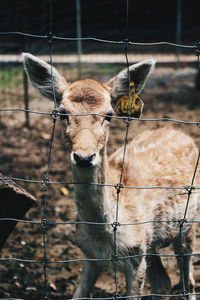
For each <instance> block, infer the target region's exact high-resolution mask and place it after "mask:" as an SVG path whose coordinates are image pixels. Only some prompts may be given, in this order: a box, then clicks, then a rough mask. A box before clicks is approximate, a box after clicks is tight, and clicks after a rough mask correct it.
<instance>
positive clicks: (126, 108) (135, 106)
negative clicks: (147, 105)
mask: <svg viewBox="0 0 200 300" xmlns="http://www.w3.org/2000/svg"><path fill="white" fill-rule="evenodd" d="M143 106H144V103H143V101H142V100H141V99H140V98H139V96H138V95H137V94H136V93H135V84H134V82H133V81H131V82H130V93H129V95H124V96H122V97H121V98H119V99H117V101H116V106H115V112H116V113H117V114H118V115H120V116H130V117H134V118H139V117H140V116H141V114H142V109H143Z"/></svg>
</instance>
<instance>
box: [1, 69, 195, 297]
mask: <svg viewBox="0 0 200 300" xmlns="http://www.w3.org/2000/svg"><path fill="white" fill-rule="evenodd" d="M195 74H196V71H195V70H194V69H184V70H178V71H176V70H174V69H171V68H168V69H167V68H165V69H160V68H158V69H157V70H156V71H155V74H154V75H153V76H152V79H151V80H149V83H148V85H147V87H146V88H145V90H144V91H143V92H142V94H141V95H140V97H141V98H142V99H143V101H144V103H145V109H144V113H143V118H163V117H170V118H173V119H177V120H184V121H194V122H197V121H199V120H200V91H199V90H197V89H196V88H195V87H194V82H195V80H194V77H195ZM100 79H102V80H103V79H104V78H100ZM30 93H31V95H32V96H31V97H32V99H33V100H32V101H31V104H30V108H31V109H34V110H40V111H46V110H48V111H51V110H52V104H50V103H49V102H48V101H47V100H43V99H42V98H39V97H38V96H36V95H35V94H34V92H33V91H32V90H31V92H30ZM6 103H9V102H8V101H7V102H6ZM10 103H12V101H11V102H10ZM10 103H9V104H8V105H9V106H10V105H11V104H10ZM4 104H5V103H4ZM4 104H3V105H2V104H1V107H3V106H4ZM5 105H6V104H5ZM12 106H14V107H18V106H19V105H17V104H16V103H14V104H13V103H12ZM4 107H5V106H4ZM30 123H31V125H30V127H29V128H27V127H25V126H24V114H23V112H1V123H0V130H1V135H0V149H1V151H0V165H1V168H0V171H1V172H2V173H3V174H4V175H5V176H8V177H12V178H13V177H14V178H15V177H16V178H23V179H33V180H43V179H44V176H45V174H46V170H47V161H48V155H49V142H50V137H51V131H52V126H53V123H52V120H51V119H50V118H49V116H44V115H33V114H30ZM164 125H167V126H169V125H168V124H166V122H155V121H154V122H140V121H135V122H132V123H131V129H130V135H129V139H131V138H132V137H134V136H135V135H136V134H139V133H140V132H142V131H144V130H145V129H147V128H148V129H149V128H158V127H160V126H164ZM170 126H175V127H178V128H181V129H182V130H183V131H185V132H187V133H188V134H190V135H191V136H192V137H193V138H194V139H195V141H196V143H197V145H198V146H200V139H199V136H200V128H199V127H198V126H197V125H180V124H178V125H177V124H172V125H170ZM125 127H126V124H125V123H124V122H123V121H117V120H113V121H112V122H111V133H110V139H109V150H108V151H109V153H112V152H113V151H115V150H116V149H117V148H118V147H119V146H120V145H122V144H123V139H124V135H125ZM51 157H52V161H51V170H50V173H49V178H50V180H51V181H55V182H59V181H60V182H72V176H71V170H70V165H69V162H68V155H67V149H66V148H65V145H64V143H63V140H62V135H61V126H60V123H59V122H58V123H57V125H56V129H55V136H54V140H53V147H52V155H51ZM17 183H18V184H20V185H21V186H23V187H24V188H25V189H26V190H27V191H28V192H29V193H31V194H33V195H34V197H35V198H36V199H37V203H38V204H37V206H36V207H33V208H32V209H30V211H29V212H28V213H27V215H26V219H28V220H38V221H41V219H42V218H43V217H44V214H45V215H46V217H47V219H48V221H56V222H62V221H73V220H76V212H75V207H74V201H73V197H74V195H73V194H74V186H73V184H68V185H66V184H59V185H49V186H48V190H47V192H45V191H44V189H43V186H42V184H40V183H39V184H38V183H26V182H21V181H17ZM45 195H46V196H45ZM45 202H46V203H47V211H44V208H43V207H44V206H43V205H44V203H45ZM198 219H200V218H198ZM74 235H75V226H74V225H63V224H58V225H49V226H48V228H47V242H46V248H47V249H46V253H45V255H46V256H47V258H48V259H50V260H51V261H54V263H52V264H48V267H47V270H46V271H47V284H46V285H45V278H44V276H43V272H44V269H43V265H42V264H41V263H37V262H36V263H28V262H15V261H11V260H10V261H8V260H5V261H0V278H1V280H0V297H1V298H6V297H7V298H10V297H13V298H18V299H27V300H36V299H37V300H38V299H44V295H45V291H46V286H47V287H48V292H49V297H50V299H60V300H62V299H63V300H64V299H69V298H71V297H72V295H73V292H74V290H75V288H76V286H77V283H78V281H79V276H80V270H81V263H77V262H71V263H60V262H59V261H60V260H67V259H77V258H81V257H83V254H82V253H81V251H80V250H79V249H78V248H77V246H76V245H75V243H74ZM196 235H197V241H196V245H195V249H194V252H195V253H197V252H200V251H199V248H200V227H199V228H198V227H197V229H196ZM165 251H166V252H165V253H172V252H171V249H167V250H165ZM1 257H2V258H4V257H8V258H11V257H14V258H22V259H26V260H28V259H31V260H40V259H43V258H44V252H43V234H42V228H41V225H40V224H25V223H18V225H17V226H16V228H15V229H14V231H13V232H12V234H11V235H10V236H9V238H8V240H7V241H6V243H5V245H4V248H3V249H2V252H1ZM193 263H194V275H195V279H196V281H197V289H196V291H197V292H198V291H199V290H200V258H199V256H195V257H193ZM164 264H165V266H166V268H167V270H168V273H169V275H170V278H171V280H172V283H173V284H176V283H177V282H178V271H177V266H176V264H175V259H174V258H165V259H164ZM118 276H119V292H120V294H121V293H122V294H123V292H124V281H123V279H122V277H121V274H119V275H118ZM114 291H115V284H114V280H113V277H112V276H109V275H108V274H104V275H102V276H101V277H100V278H99V280H98V282H97V284H96V287H95V290H94V294H93V295H94V297H112V295H113V294H112V293H114ZM148 292H149V290H148V284H146V285H145V293H148Z"/></svg>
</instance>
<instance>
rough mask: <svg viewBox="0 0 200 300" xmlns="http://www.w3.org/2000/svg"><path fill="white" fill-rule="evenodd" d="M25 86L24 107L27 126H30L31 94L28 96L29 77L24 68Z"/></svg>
mask: <svg viewBox="0 0 200 300" xmlns="http://www.w3.org/2000/svg"><path fill="white" fill-rule="evenodd" d="M23 86H24V108H25V110H26V111H25V126H26V127H30V118H29V112H28V111H27V110H28V109H29V96H28V78H27V75H26V72H25V70H23Z"/></svg>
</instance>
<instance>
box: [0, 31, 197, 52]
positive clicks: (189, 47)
mask: <svg viewBox="0 0 200 300" xmlns="http://www.w3.org/2000/svg"><path fill="white" fill-rule="evenodd" d="M0 35H2V36H3V35H21V36H26V37H32V38H39V39H46V40H51V41H53V40H62V41H75V42H76V41H94V42H100V43H107V44H116V45H123V44H124V42H125V43H127V44H128V45H132V46H162V45H165V46H172V47H178V48H187V49H197V48H198V43H194V44H193V45H184V44H177V43H172V42H167V41H161V42H152V43H142V42H133V41H129V40H128V39H125V40H122V41H116V40H106V39H100V38H96V37H82V38H77V37H64V36H56V35H52V34H50V35H39V34H31V33H26V32H20V31H7V32H0Z"/></svg>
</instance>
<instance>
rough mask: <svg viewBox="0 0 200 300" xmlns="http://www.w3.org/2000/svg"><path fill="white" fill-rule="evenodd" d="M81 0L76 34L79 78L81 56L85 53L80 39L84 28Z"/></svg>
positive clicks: (79, 73) (77, 1) (78, 2)
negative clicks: (82, 27) (82, 24)
mask: <svg viewBox="0 0 200 300" xmlns="http://www.w3.org/2000/svg"><path fill="white" fill-rule="evenodd" d="M80 1H81V0H76V35H77V38H78V40H77V72H78V78H81V73H82V63H81V56H82V53H83V50H82V41H81V40H80V38H81V36H82V29H81V2H80Z"/></svg>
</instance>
